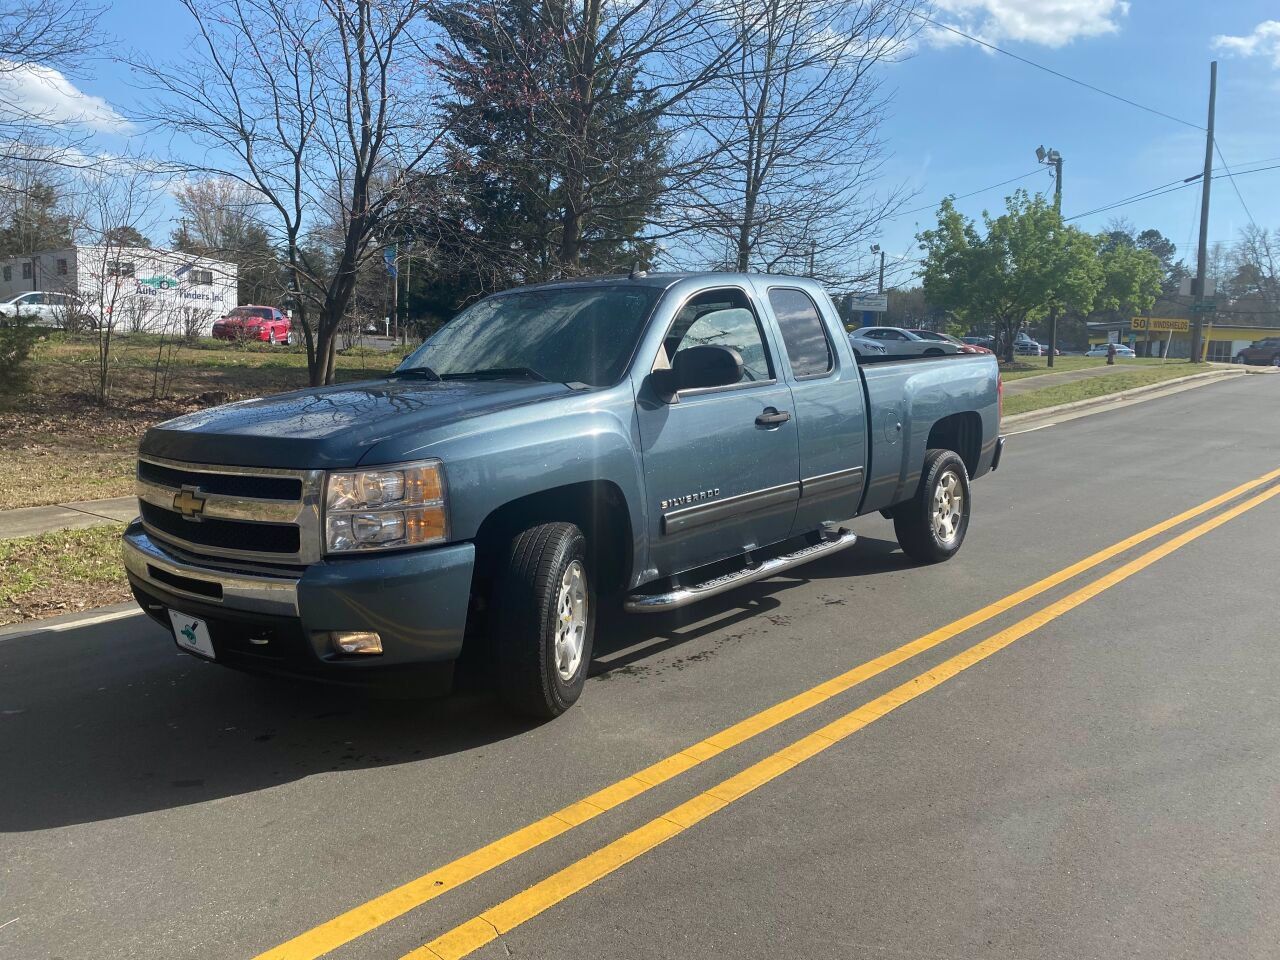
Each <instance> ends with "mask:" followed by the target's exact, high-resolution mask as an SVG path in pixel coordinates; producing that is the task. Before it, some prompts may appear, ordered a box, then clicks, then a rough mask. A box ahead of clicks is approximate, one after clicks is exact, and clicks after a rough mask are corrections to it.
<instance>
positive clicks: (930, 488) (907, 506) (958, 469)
mask: <svg viewBox="0 0 1280 960" xmlns="http://www.w3.org/2000/svg"><path fill="white" fill-rule="evenodd" d="M893 529H894V532H895V533H896V534H897V535H898V543H899V544H900V545H901V546H902V550H903V552H904V553H905V554H906V555H907V556H909V557H910V558H911V559H912V560H915V561H917V562H918V563H940V562H941V561H943V560H949V559H951V557H953V556H955V554H956V553H957V552H958V551H959V550H960V545H961V544H962V543H964V535H965V532H966V531H967V530H968V529H969V471H967V470H966V469H965V466H964V461H963V460H961V459H960V455H959V454H957V453H956V452H955V451H953V450H926V451H925V455H924V470H923V472H922V474H921V477H920V488H919V489H918V490H917V491H916V495H915V496H914V497H913V498H912V499H911V500H909V501H907V502H906V503H903V504H901V505H899V506H898V507H896V508H895V509H894V511H893Z"/></svg>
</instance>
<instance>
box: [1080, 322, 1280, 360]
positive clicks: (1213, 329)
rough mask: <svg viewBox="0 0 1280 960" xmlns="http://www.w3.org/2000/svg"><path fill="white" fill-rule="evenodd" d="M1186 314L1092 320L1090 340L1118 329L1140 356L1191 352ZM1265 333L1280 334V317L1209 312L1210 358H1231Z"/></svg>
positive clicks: (1206, 334)
mask: <svg viewBox="0 0 1280 960" xmlns="http://www.w3.org/2000/svg"><path fill="white" fill-rule="evenodd" d="M1192 323H1193V321H1191V320H1189V319H1188V318H1186V317H1176V318H1165V317H1134V318H1133V319H1132V320H1130V321H1127V322H1121V323H1091V324H1089V343H1090V344H1095V343H1106V342H1107V340H1108V339H1109V334H1110V333H1111V332H1112V331H1116V332H1117V333H1118V334H1119V341H1120V342H1121V343H1124V344H1128V345H1129V346H1131V347H1132V348H1133V349H1134V351H1135V352H1136V353H1137V354H1138V356H1140V357H1159V356H1169V357H1177V358H1181V359H1186V358H1187V357H1189V356H1191V325H1192ZM1265 337H1280V317H1267V318H1263V317H1258V316H1257V315H1256V314H1253V315H1249V316H1247V317H1243V318H1242V317H1240V316H1233V315H1232V314H1230V313H1224V314H1222V315H1221V316H1218V315H1215V314H1206V315H1205V320H1204V339H1205V343H1206V344H1207V345H1208V350H1207V354H1206V359H1208V360H1219V361H1222V362H1230V361H1231V360H1234V359H1235V357H1236V354H1238V353H1239V352H1240V351H1241V350H1243V349H1244V348H1245V347H1247V346H1249V345H1250V344H1252V343H1254V342H1255V341H1257V340H1262V339H1263V338H1265Z"/></svg>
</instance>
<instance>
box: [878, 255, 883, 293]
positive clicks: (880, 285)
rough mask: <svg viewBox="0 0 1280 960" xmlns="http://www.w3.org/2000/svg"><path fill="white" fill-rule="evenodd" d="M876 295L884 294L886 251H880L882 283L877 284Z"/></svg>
mask: <svg viewBox="0 0 1280 960" xmlns="http://www.w3.org/2000/svg"><path fill="white" fill-rule="evenodd" d="M876 293H884V251H883V250H881V251H880V281H879V282H878V283H877V284H876Z"/></svg>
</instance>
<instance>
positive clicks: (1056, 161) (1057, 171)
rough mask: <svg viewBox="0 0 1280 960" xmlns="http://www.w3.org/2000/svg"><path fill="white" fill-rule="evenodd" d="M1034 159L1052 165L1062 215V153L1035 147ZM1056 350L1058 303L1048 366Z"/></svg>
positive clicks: (1051, 316)
mask: <svg viewBox="0 0 1280 960" xmlns="http://www.w3.org/2000/svg"><path fill="white" fill-rule="evenodd" d="M1036 159H1037V160H1039V161H1040V162H1041V163H1047V164H1050V165H1051V166H1052V167H1053V209H1054V211H1055V212H1056V213H1057V214H1058V216H1059V217H1061V216H1062V154H1060V153H1059V152H1058V151H1057V150H1052V149H1050V150H1046V149H1045V148H1044V147H1038V148H1036ZM1057 352H1058V305H1057V304H1056V303H1053V304H1050V305H1049V364H1048V365H1049V366H1051V367H1052V366H1053V358H1054V355H1055V354H1056V353H1057Z"/></svg>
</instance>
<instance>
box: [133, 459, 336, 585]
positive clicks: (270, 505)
mask: <svg viewBox="0 0 1280 960" xmlns="http://www.w3.org/2000/svg"><path fill="white" fill-rule="evenodd" d="M323 480H324V474H323V471H320V470H284V469H267V468H259V467H224V466H220V465H212V464H194V463H178V462H175V461H172V460H158V459H156V458H153V457H147V458H144V459H141V460H139V462H138V506H139V510H140V512H141V514H142V523H143V525H144V526H145V527H146V529H147V531H148V532H149V533H150V534H151V535H152V536H153V537H154V538H155V539H157V540H159V541H160V542H162V543H168V544H170V545H171V546H175V547H178V548H181V549H183V550H185V551H187V552H189V553H193V554H196V555H197V556H207V557H211V558H218V557H226V558H231V559H241V560H252V561H260V562H264V563H284V564H307V563H313V562H315V561H316V560H318V559H320V552H321V543H320V509H319V504H320V495H321V489H322V485H323Z"/></svg>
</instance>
